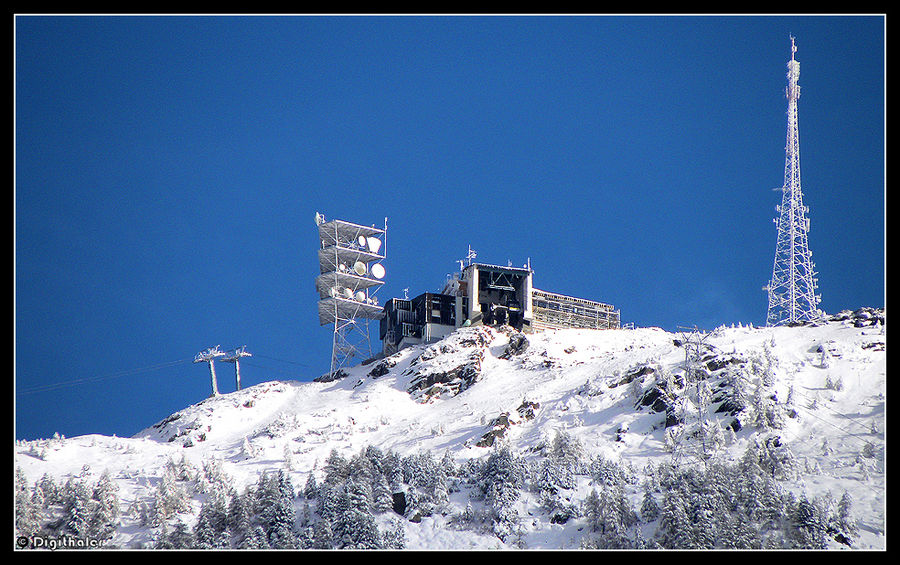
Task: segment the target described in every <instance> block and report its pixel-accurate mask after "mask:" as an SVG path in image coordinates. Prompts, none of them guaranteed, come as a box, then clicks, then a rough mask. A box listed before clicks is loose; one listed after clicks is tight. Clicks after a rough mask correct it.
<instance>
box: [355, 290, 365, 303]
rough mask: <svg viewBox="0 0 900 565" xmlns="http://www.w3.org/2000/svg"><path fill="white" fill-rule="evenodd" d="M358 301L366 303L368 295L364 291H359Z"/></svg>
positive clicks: (357, 294)
mask: <svg viewBox="0 0 900 565" xmlns="http://www.w3.org/2000/svg"><path fill="white" fill-rule="evenodd" d="M356 301H357V302H365V301H366V293H365V292H363V291H361V290H360V291H359V292H357V293H356Z"/></svg>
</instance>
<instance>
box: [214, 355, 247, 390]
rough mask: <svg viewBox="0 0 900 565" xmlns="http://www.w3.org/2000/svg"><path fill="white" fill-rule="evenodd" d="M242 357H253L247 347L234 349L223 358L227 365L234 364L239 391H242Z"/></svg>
mask: <svg viewBox="0 0 900 565" xmlns="http://www.w3.org/2000/svg"><path fill="white" fill-rule="evenodd" d="M241 357H253V354H252V353H250V352H249V351H247V346H246V345H242V346H240V347H238V348H237V349H233V350H231V351H229V352H228V353H227V354H225V356H224V357H222V361H224V362H225V363H234V385H235V387H236V388H237V390H241Z"/></svg>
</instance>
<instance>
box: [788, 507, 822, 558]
mask: <svg viewBox="0 0 900 565" xmlns="http://www.w3.org/2000/svg"><path fill="white" fill-rule="evenodd" d="M791 526H792V529H791V532H790V533H791V538H792V541H793V542H794V547H797V548H800V549H825V547H826V544H825V539H826V538H825V533H826V531H825V521H824V519H823V516H822V512H821V510H820V509H819V508H817V507H816V505H815V504H813V503H812V502H810V501H809V500H808V499H807V498H806V495H801V497H800V500H799V501H798V502H797V505H796V506H795V507H794V510H793V512H792V513H791Z"/></svg>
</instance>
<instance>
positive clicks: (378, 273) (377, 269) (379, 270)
mask: <svg viewBox="0 0 900 565" xmlns="http://www.w3.org/2000/svg"><path fill="white" fill-rule="evenodd" d="M372 276H373V277H375V278H376V279H379V280H380V279H383V278H384V265H382V264H381V263H375V264H374V265H372Z"/></svg>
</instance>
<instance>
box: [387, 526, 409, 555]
mask: <svg viewBox="0 0 900 565" xmlns="http://www.w3.org/2000/svg"><path fill="white" fill-rule="evenodd" d="M393 524H394V527H393V528H392V529H390V530H388V531H386V532H385V533H384V542H383V548H384V549H406V530H405V529H404V528H403V522H402V521H401V520H394V522H393Z"/></svg>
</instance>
